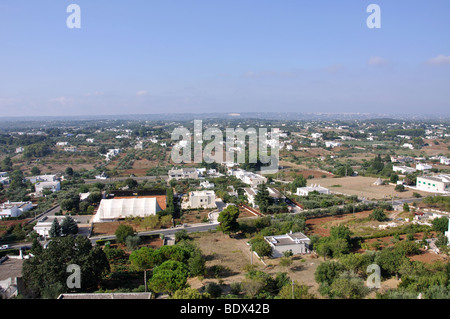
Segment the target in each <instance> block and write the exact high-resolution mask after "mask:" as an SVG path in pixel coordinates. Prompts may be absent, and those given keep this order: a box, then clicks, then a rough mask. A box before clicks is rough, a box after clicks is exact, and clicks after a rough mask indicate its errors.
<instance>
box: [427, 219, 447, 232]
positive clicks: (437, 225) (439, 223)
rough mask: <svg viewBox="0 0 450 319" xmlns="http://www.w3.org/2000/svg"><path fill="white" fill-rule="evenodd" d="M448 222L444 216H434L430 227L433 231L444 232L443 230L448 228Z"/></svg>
mask: <svg viewBox="0 0 450 319" xmlns="http://www.w3.org/2000/svg"><path fill="white" fill-rule="evenodd" d="M448 223H449V219H448V217H446V216H443V217H440V218H435V219H433V220H432V222H431V224H432V225H433V226H432V228H433V230H435V231H438V232H441V233H444V232H445V231H447V230H448Z"/></svg>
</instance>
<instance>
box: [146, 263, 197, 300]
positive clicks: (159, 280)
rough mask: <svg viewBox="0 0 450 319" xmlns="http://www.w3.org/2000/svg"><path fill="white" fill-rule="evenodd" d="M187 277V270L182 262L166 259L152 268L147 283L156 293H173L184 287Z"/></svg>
mask: <svg viewBox="0 0 450 319" xmlns="http://www.w3.org/2000/svg"><path fill="white" fill-rule="evenodd" d="M187 278H188V270H187V267H186V266H185V265H184V264H183V263H181V262H179V261H174V260H167V261H165V262H163V263H162V264H161V265H160V266H158V267H155V268H154V270H153V276H152V278H151V279H150V280H149V282H148V285H149V288H150V289H151V290H152V291H154V292H156V293H161V292H167V293H169V295H173V294H174V293H175V291H177V290H179V289H184V288H186V284H187Z"/></svg>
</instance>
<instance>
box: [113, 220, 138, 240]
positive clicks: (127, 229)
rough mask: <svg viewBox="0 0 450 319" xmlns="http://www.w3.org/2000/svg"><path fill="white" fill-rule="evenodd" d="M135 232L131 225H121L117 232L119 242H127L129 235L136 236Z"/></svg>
mask: <svg viewBox="0 0 450 319" xmlns="http://www.w3.org/2000/svg"><path fill="white" fill-rule="evenodd" d="M134 233H135V232H134V229H133V227H131V226H130V225H124V224H121V225H119V226H118V227H117V229H116V232H115V235H116V239H117V242H119V243H121V244H125V241H126V239H127V237H128V236H134Z"/></svg>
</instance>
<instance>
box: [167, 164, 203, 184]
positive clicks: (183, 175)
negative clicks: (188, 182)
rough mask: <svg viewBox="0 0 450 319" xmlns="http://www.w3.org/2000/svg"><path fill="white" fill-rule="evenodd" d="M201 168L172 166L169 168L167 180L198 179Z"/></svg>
mask: <svg viewBox="0 0 450 319" xmlns="http://www.w3.org/2000/svg"><path fill="white" fill-rule="evenodd" d="M205 171H206V169H205ZM201 172H202V171H201V170H199V169H196V168H194V167H183V168H180V169H176V168H172V169H171V170H169V172H168V175H169V181H170V180H172V179H175V180H179V179H187V178H192V179H198V177H199V176H200V175H201Z"/></svg>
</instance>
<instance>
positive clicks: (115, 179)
mask: <svg viewBox="0 0 450 319" xmlns="http://www.w3.org/2000/svg"><path fill="white" fill-rule="evenodd" d="M128 178H130V176H127V177H110V178H107V179H86V180H84V182H85V183H86V184H94V183H98V182H100V183H113V182H122V181H125V180H127V179H128ZM131 178H132V179H134V180H136V181H147V180H157V179H164V180H166V181H167V179H169V176H166V175H163V176H135V177H131Z"/></svg>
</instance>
